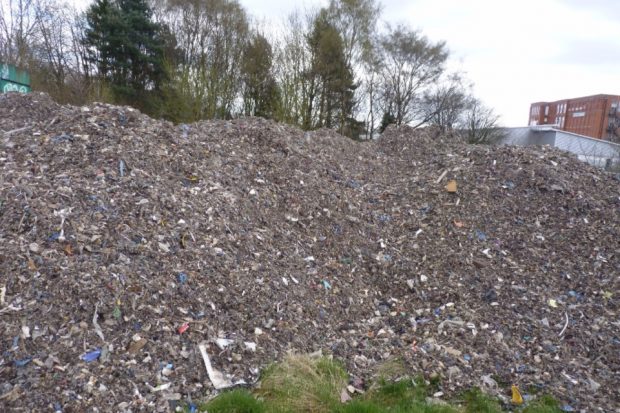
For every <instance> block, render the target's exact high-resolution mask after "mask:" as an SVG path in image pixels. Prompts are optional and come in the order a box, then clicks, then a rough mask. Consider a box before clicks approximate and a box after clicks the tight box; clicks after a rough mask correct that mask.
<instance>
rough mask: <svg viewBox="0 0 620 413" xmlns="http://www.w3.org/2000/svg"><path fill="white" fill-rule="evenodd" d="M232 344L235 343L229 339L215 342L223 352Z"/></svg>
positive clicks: (219, 339)
mask: <svg viewBox="0 0 620 413" xmlns="http://www.w3.org/2000/svg"><path fill="white" fill-rule="evenodd" d="M232 343H234V341H233V340H231V339H229V338H218V339H216V340H215V344H217V346H218V347H219V348H220V349H222V350H226V347H228V346H230V345H231V344H232Z"/></svg>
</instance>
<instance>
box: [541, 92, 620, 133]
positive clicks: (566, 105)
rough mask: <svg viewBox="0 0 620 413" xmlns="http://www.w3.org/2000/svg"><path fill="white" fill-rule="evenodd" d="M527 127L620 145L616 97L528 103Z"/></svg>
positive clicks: (619, 101) (618, 99) (619, 98)
mask: <svg viewBox="0 0 620 413" xmlns="http://www.w3.org/2000/svg"><path fill="white" fill-rule="evenodd" d="M529 125H530V126H535V125H552V126H553V127H555V128H556V129H560V130H563V131H566V132H572V133H577V134H579V135H585V136H590V137H592V138H597V139H604V140H610V141H614V142H620V96H618V95H594V96H586V97H581V98H575V99H564V100H558V101H556V102H536V103H532V105H531V106H530V119H529Z"/></svg>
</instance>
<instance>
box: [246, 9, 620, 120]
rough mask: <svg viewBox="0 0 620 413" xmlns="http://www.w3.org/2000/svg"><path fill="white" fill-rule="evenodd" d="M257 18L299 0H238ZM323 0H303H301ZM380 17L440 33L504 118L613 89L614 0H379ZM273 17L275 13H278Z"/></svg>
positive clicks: (619, 39)
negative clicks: (537, 106)
mask: <svg viewBox="0 0 620 413" xmlns="http://www.w3.org/2000/svg"><path fill="white" fill-rule="evenodd" d="M241 3H242V4H243V5H244V6H245V7H246V8H247V10H248V11H249V12H250V13H251V14H252V15H254V16H255V17H258V18H261V17H262V18H265V17H269V16H274V17H275V16H283V15H286V14H288V13H289V12H290V11H291V10H292V9H293V8H295V7H297V6H298V5H300V4H302V3H301V2H297V1H291V0H269V1H265V0H241ZM325 3H326V1H320V0H314V1H313V0H306V1H305V2H304V3H303V4H306V5H323V4H325ZM381 3H382V4H383V20H385V21H389V22H391V23H401V22H402V23H408V24H409V25H410V26H411V27H413V28H415V29H420V30H421V31H422V32H423V33H424V34H425V35H427V36H428V37H429V38H430V39H432V40H434V41H438V40H445V41H446V42H447V45H448V47H449V49H450V51H451V52H452V62H451V66H452V67H453V68H458V69H461V70H463V71H465V72H466V73H467V75H468V77H469V79H471V81H473V82H474V92H475V93H476V95H477V96H478V97H480V98H481V99H482V100H483V101H484V102H485V103H486V104H487V105H488V106H491V107H493V108H494V109H495V110H496V112H497V113H498V114H500V115H501V121H502V123H503V124H504V125H505V126H525V125H527V121H528V114H529V108H530V103H532V102H536V101H544V100H548V101H553V100H559V99H562V98H571V97H578V96H586V95H593V94H598V93H605V94H617V95H620V0H518V1H508V0H467V1H464V0H383V1H382V2H381ZM278 18H279V17H278Z"/></svg>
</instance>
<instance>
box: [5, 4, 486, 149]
mask: <svg viewBox="0 0 620 413" xmlns="http://www.w3.org/2000/svg"><path fill="white" fill-rule="evenodd" d="M0 5H1V7H2V8H1V9H0V61H2V62H5V63H10V64H15V65H17V66H19V67H22V68H25V69H26V70H28V71H29V72H30V73H31V77H32V82H33V85H32V86H33V89H34V90H41V91H45V92H47V93H49V94H50V95H51V96H52V97H54V98H55V99H56V100H58V101H60V102H63V103H73V104H83V103H87V102H90V101H95V100H96V101H106V102H112V103H118V104H128V105H132V106H134V107H137V108H139V109H140V110H142V111H144V112H146V113H148V114H150V115H152V116H155V117H163V118H166V119H169V120H172V121H174V122H192V121H197V120H200V119H213V118H224V119H228V118H233V117H238V116H261V117H265V118H271V119H275V120H277V121H281V122H286V123H289V124H293V125H297V126H299V127H301V128H303V129H306V130H311V129H317V128H322V127H326V128H333V129H336V130H338V131H339V132H340V133H342V134H345V135H347V136H351V137H353V138H356V139H364V138H372V137H373V136H374V135H375V134H376V133H377V132H381V131H382V130H383V129H384V128H385V127H386V126H387V125H389V124H396V125H403V124H409V125H412V126H421V125H429V124H430V125H436V126H439V127H440V128H441V129H442V130H444V131H448V130H452V129H454V128H459V129H467V130H473V131H474V134H475V135H472V136H471V138H472V139H471V140H477V139H480V137H481V136H480V131H482V129H481V127H482V126H485V128H489V127H491V128H492V127H493V126H494V124H495V122H496V120H497V117H496V116H495V115H493V113H492V111H490V110H489V109H487V108H485V107H483V106H482V105H481V104H480V102H479V101H478V100H477V99H475V98H474V97H473V96H472V95H471V93H470V92H469V90H470V88H469V87H468V85H467V83H466V81H465V80H464V78H463V76H461V75H460V74H455V73H449V72H448V71H447V70H446V63H447V60H448V57H449V52H448V49H447V47H446V44H445V43H444V42H441V41H440V42H433V41H431V40H429V39H428V38H426V37H425V36H423V35H422V34H421V33H420V32H419V31H416V30H413V29H411V28H409V27H407V26H404V25H398V26H389V25H385V24H383V23H382V22H381V20H380V18H381V7H380V5H379V3H377V2H376V1H375V0H330V3H329V5H328V6H327V7H324V8H321V9H317V10H303V11H302V10H298V11H296V12H294V13H293V14H292V15H290V16H289V17H288V18H287V19H286V20H285V21H284V22H281V24H280V26H278V27H274V26H269V27H263V26H261V25H260V24H256V23H253V22H252V19H251V18H250V16H248V14H247V12H246V10H245V9H244V8H243V7H242V6H241V5H240V4H239V2H238V1H236V0H151V1H147V0H96V1H94V2H93V3H92V4H91V5H90V6H89V7H88V8H87V10H86V11H85V12H77V11H76V10H74V9H72V8H71V7H69V6H68V5H66V4H61V3H58V2H56V1H53V0H0Z"/></svg>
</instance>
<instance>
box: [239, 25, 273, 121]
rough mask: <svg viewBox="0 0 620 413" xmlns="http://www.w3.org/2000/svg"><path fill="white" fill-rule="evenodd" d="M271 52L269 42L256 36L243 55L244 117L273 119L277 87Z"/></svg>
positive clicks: (258, 35) (262, 37)
mask: <svg viewBox="0 0 620 413" xmlns="http://www.w3.org/2000/svg"><path fill="white" fill-rule="evenodd" d="M272 60H273V51H272V49H271V45H270V44H269V41H268V40H267V39H266V38H265V37H264V36H262V35H261V34H256V35H254V36H253V38H252V39H251V40H250V42H248V44H247V45H246V47H245V50H244V53H243V60H242V64H241V78H242V81H243V109H244V113H245V115H246V116H261V117H264V118H273V117H274V116H275V112H276V106H277V101H278V86H277V83H276V80H275V78H274V76H273V68H272Z"/></svg>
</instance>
